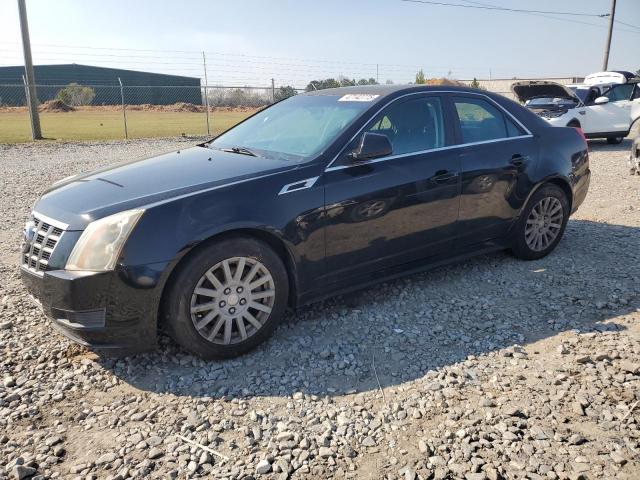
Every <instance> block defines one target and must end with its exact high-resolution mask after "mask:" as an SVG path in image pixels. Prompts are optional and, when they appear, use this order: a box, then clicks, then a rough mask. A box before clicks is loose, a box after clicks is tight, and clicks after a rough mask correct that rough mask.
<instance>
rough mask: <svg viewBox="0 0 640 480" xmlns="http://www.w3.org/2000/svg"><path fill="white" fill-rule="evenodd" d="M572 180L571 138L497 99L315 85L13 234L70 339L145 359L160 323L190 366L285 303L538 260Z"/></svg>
mask: <svg viewBox="0 0 640 480" xmlns="http://www.w3.org/2000/svg"><path fill="white" fill-rule="evenodd" d="M589 179H590V170H589V154H588V149H587V145H586V141H585V140H584V138H583V137H582V136H581V135H580V134H579V132H578V131H577V130H576V129H573V128H551V127H550V126H549V125H548V124H547V123H546V122H544V121H542V120H541V119H540V118H539V117H537V116H536V115H534V114H532V113H531V112H530V111H528V110H527V109H526V108H523V107H522V106H520V105H518V104H517V103H515V102H513V101H511V100H509V99H507V98H505V97H503V96H501V95H497V94H491V93H486V92H480V91H478V90H474V89H469V88H460V87H451V86H392V85H389V86H387V85H385V86H366V87H365V86H362V87H348V88H338V89H327V90H320V91H315V92H310V93H306V94H303V95H297V96H294V97H292V98H289V99H287V100H284V101H282V102H279V103H276V104H274V105H272V106H270V107H268V108H265V109H264V110H261V111H259V112H257V113H256V114H254V115H253V116H251V117H249V118H248V119H246V120H244V121H243V122H242V123H240V124H238V125H237V126H235V127H233V128H231V129H230V130H228V131H227V132H225V133H223V134H222V135H220V136H219V137H217V138H216V139H214V140H212V141H209V142H206V143H203V144H201V145H199V146H195V147H193V148H189V149H186V150H181V151H177V152H172V153H168V154H165V155H160V156H157V157H153V158H149V159H146V160H139V161H132V162H129V163H127V164H123V165H119V166H115V167H111V168H105V169H102V170H98V171H95V172H91V173H86V174H82V175H78V176H75V177H72V178H69V179H65V180H63V181H61V182H59V183H57V184H54V185H53V186H52V187H51V188H50V189H49V190H48V191H46V192H45V193H44V195H43V196H42V197H41V198H40V199H39V200H38V201H37V202H36V204H35V205H34V210H33V212H32V214H31V217H30V219H29V221H28V223H27V225H26V228H25V240H24V245H23V249H22V256H21V259H22V261H21V267H22V268H21V272H22V278H23V280H24V283H25V284H26V286H27V288H28V290H29V291H30V292H31V293H32V294H33V296H34V297H35V298H37V299H39V301H40V302H41V304H42V306H43V308H44V311H45V313H46V314H47V315H48V316H49V317H51V318H52V319H53V322H52V323H53V325H54V326H55V327H56V328H57V329H59V330H60V331H61V332H63V333H64V334H66V335H68V336H69V337H70V338H72V339H74V340H75V341H78V342H80V343H82V344H84V345H87V346H90V347H92V348H96V349H99V350H103V349H111V350H120V351H123V350H124V351H132V350H139V349H144V348H148V347H151V346H153V345H155V342H156V334H157V330H158V326H159V325H160V326H162V327H164V328H166V329H167V331H168V332H169V333H170V334H171V335H172V336H173V338H174V339H175V340H176V341H177V342H178V343H179V344H180V345H182V346H183V347H184V348H185V349H187V350H190V351H191V352H193V353H195V354H197V355H200V356H202V357H205V358H219V357H232V356H235V355H239V354H241V353H244V352H246V351H248V350H250V349H251V348H253V347H255V346H256V345H258V344H259V343H261V342H262V341H264V340H265V339H266V338H267V337H268V336H269V335H270V334H271V332H273V330H274V329H275V327H276V326H277V324H278V322H279V321H280V319H281V318H282V316H283V314H284V312H285V309H286V308H287V307H297V306H300V305H303V304H306V303H309V302H312V301H315V300H318V299H321V298H325V297H327V296H329V295H335V294H341V293H344V292H347V291H350V290H353V289H356V288H362V287H363V286H366V285H370V284H372V283H375V282H379V281H382V280H385V279H390V278H394V277H396V276H398V275H402V274H406V273H410V272H415V271H419V270H423V269H425V268H429V267H433V266H436V265H442V264H444V263H448V262H451V261H455V260H460V259H464V258H468V257H470V256H472V255H476V254H480V253H485V252H490V251H495V250H501V249H510V250H511V252H513V254H514V255H515V256H517V257H518V258H522V259H527V260H532V259H539V258H542V257H544V256H545V255H547V254H549V253H550V252H551V251H553V249H554V248H555V247H556V245H558V242H560V239H561V238H562V235H563V233H564V230H565V226H566V223H567V220H568V218H569V216H570V215H571V214H572V213H573V212H575V211H576V209H577V208H578V207H579V206H580V204H581V203H582V202H583V200H584V198H585V196H586V194H587V189H588V186H589ZM566 254H567V255H570V254H571V252H570V251H567V252H566Z"/></svg>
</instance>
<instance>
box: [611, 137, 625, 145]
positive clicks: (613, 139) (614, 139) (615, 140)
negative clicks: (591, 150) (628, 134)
mask: <svg viewBox="0 0 640 480" xmlns="http://www.w3.org/2000/svg"><path fill="white" fill-rule="evenodd" d="M622 140H624V137H607V143H608V144H609V145H618V144H619V143H622Z"/></svg>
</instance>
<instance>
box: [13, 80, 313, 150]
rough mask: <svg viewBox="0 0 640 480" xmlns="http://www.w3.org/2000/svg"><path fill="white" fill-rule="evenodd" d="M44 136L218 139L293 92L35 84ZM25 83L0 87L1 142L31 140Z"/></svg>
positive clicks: (171, 86)
mask: <svg viewBox="0 0 640 480" xmlns="http://www.w3.org/2000/svg"><path fill="white" fill-rule="evenodd" d="M36 90H37V97H38V111H39V112H40V124H41V129H42V135H43V137H44V138H47V139H56V140H108V139H123V138H145V137H171V136H186V137H192V136H193V137H203V136H214V135H217V134H219V133H220V132H222V131H224V130H226V129H228V128H229V127H231V126H233V125H235V124H236V123H238V122H240V121H241V120H243V119H245V118H246V117H247V116H249V115H251V114H252V113H254V112H255V111H257V110H258V109H260V108H264V107H265V106H267V105H270V104H271V103H273V102H274V101H277V100H281V99H282V98H286V97H288V96H291V95H295V94H297V93H299V92H301V91H302V90H300V89H293V88H291V87H275V86H272V87H229V86H206V87H205V86H202V87H191V86H173V85H164V86H162V85H160V86H159V85H153V86H140V85H135V86H127V85H122V86H121V85H77V84H69V85H37V86H36ZM25 93H26V87H25V85H24V84H16V83H14V84H0V143H12V142H21V141H29V140H30V139H31V130H30V122H29V109H28V107H27V100H26V98H27V97H26V94H25Z"/></svg>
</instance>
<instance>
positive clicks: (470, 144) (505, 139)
mask: <svg viewBox="0 0 640 480" xmlns="http://www.w3.org/2000/svg"><path fill="white" fill-rule="evenodd" d="M530 137H533V134H529V135H519V136H517V137H509V138H496V139H494V140H483V141H482V142H472V143H460V144H458V145H448V146H446V147H439V148H431V149H429V150H420V151H418V152H411V153H400V154H398V155H389V156H388V157H382V158H377V159H375V160H368V161H364V162H359V163H353V164H351V165H338V166H336V167H327V168H326V169H325V172H333V171H335V170H343V169H345V168H352V167H359V166H361V165H369V164H370V163H378V162H385V161H387V160H395V159H396V158H404V157H410V156H412V155H422V154H424V153H431V152H441V151H443V150H453V149H454V148H464V147H469V146H473V145H483V144H485V143H496V142H508V141H509V140H518V139H521V138H530Z"/></svg>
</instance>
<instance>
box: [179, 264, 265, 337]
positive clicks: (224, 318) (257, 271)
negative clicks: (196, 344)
mask: <svg viewBox="0 0 640 480" xmlns="http://www.w3.org/2000/svg"><path fill="white" fill-rule="evenodd" d="M275 298H276V297H275V283H274V280H273V277H272V276H271V273H270V272H269V270H268V269H267V267H265V266H264V265H263V264H262V263H260V262H259V261H258V260H256V259H255V258H249V257H233V258H228V259H226V260H223V261H221V262H219V263H217V264H216V265H214V266H213V267H212V268H210V269H209V270H207V272H206V273H205V274H204V275H202V277H201V278H200V280H199V281H198V283H197V284H196V287H195V289H194V290H193V294H192V295H191V305H190V313H191V321H192V322H193V325H194V327H195V328H196V330H197V332H198V333H199V334H200V335H201V336H202V337H203V338H205V339H206V340H207V341H209V342H212V343H216V344H222V345H229V344H234V343H239V342H243V341H245V340H246V339H247V338H249V337H250V336H252V335H255V334H256V333H257V332H258V330H260V329H261V328H262V326H263V325H264V324H265V322H266V321H267V320H268V319H269V315H270V314H271V310H272V309H273V305H274V302H275Z"/></svg>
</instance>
